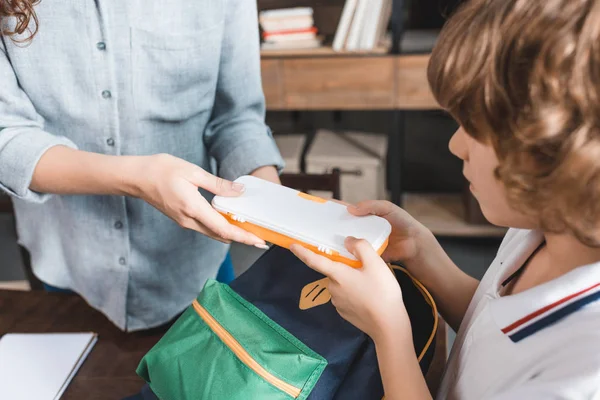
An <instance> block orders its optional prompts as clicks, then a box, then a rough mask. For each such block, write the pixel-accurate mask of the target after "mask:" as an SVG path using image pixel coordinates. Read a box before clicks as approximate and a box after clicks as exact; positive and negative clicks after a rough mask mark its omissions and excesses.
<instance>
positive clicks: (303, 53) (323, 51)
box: [260, 46, 389, 58]
mask: <svg viewBox="0 0 600 400" xmlns="http://www.w3.org/2000/svg"><path fill="white" fill-rule="evenodd" d="M388 54H389V47H388V46H380V47H377V48H375V49H372V50H358V51H348V50H341V51H335V50H333V48H332V47H331V46H322V47H317V48H312V49H278V50H272V49H262V50H261V51H260V55H261V57H262V58H285V57H335V56H338V57H348V56H364V57H372V56H382V55H388Z"/></svg>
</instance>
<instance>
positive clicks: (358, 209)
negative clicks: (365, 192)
mask: <svg viewBox="0 0 600 400" xmlns="http://www.w3.org/2000/svg"><path fill="white" fill-rule="evenodd" d="M393 209H394V205H393V204H392V203H390V202H388V201H381V200H369V201H363V202H361V203H358V204H356V205H352V206H350V207H348V211H349V212H350V214H352V215H355V216H357V217H364V216H366V215H377V216H380V217H383V216H385V215H388V214H389V213H391V212H392V211H393Z"/></svg>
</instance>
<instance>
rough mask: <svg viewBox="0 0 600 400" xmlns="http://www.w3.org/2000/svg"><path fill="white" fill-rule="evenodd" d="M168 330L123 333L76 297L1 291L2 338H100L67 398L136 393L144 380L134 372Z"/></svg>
mask: <svg viewBox="0 0 600 400" xmlns="http://www.w3.org/2000/svg"><path fill="white" fill-rule="evenodd" d="M166 329H167V328H166V327H165V328H158V329H154V330H150V331H145V332H141V333H125V332H122V331H120V330H119V329H118V328H116V327H115V326H114V325H113V324H112V323H111V322H110V321H109V320H108V319H107V318H106V317H105V316H104V315H102V314H101V313H100V312H98V311H96V310H94V309H92V308H91V307H90V306H89V305H87V303H86V302H85V301H84V300H83V299H82V298H81V297H79V296H77V295H69V294H56V293H46V292H42V291H37V292H16V291H0V335H3V334H5V333H9V332H10V333H49V332H90V331H91V332H96V333H97V334H98V342H97V343H96V345H95V346H94V348H93V350H92V352H91V353H90V354H89V356H88V358H87V359H86V361H85V362H84V363H83V365H82V367H81V369H80V370H79V372H78V373H77V375H76V376H75V378H74V379H73V380H72V381H71V384H70V385H69V387H68V389H67V391H66V392H65V394H64V395H63V397H62V399H63V400H70V399H72V400H81V399H86V400H105V399H106V400H118V399H122V398H124V397H127V396H131V395H133V394H136V393H138V392H139V391H140V390H141V388H142V386H143V385H144V381H143V380H142V379H141V378H140V377H138V376H137V375H136V373H135V369H136V368H137V365H138V363H139V361H140V359H141V358H142V357H143V356H144V355H145V354H146V353H147V352H148V350H150V348H151V347H152V346H154V344H155V343H156V342H157V341H158V340H159V339H160V338H161V337H162V335H163V334H164V332H165V331H166Z"/></svg>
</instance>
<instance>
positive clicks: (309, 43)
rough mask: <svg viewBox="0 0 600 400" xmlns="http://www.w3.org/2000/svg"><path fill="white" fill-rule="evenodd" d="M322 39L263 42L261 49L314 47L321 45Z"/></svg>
mask: <svg viewBox="0 0 600 400" xmlns="http://www.w3.org/2000/svg"><path fill="white" fill-rule="evenodd" d="M321 45H322V39H321V38H319V37H316V38H313V39H306V40H294V41H288V42H264V43H263V44H262V45H261V49H262V50H293V49H315V48H318V47H321Z"/></svg>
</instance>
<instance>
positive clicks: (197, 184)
mask: <svg viewBox="0 0 600 400" xmlns="http://www.w3.org/2000/svg"><path fill="white" fill-rule="evenodd" d="M139 160H140V163H138V168H137V171H136V172H135V174H136V175H137V178H135V179H134V182H136V183H135V184H134V187H135V189H134V193H132V194H134V195H135V196H136V197H139V198H141V199H143V200H145V201H146V202H148V203H149V204H151V205H152V206H154V207H155V208H157V209H158V210H159V211H161V212H162V213H164V214H165V215H167V216H168V217H170V218H171V219H173V220H174V221H175V222H177V223H178V224H179V225H180V226H181V227H183V228H187V229H192V230H195V231H198V232H200V233H202V234H204V235H206V236H209V237H211V238H213V239H216V240H218V241H221V242H224V243H229V242H231V241H235V242H240V243H245V244H247V245H251V246H256V247H260V248H264V247H266V244H265V242H264V240H262V239H259V238H258V237H256V236H255V235H253V234H251V233H249V232H246V231H245V230H243V229H241V228H239V227H237V226H235V225H232V224H230V223H229V222H228V221H227V220H226V219H225V217H223V216H222V215H221V214H220V213H219V212H217V211H216V210H215V209H214V208H213V207H212V206H211V205H210V204H209V202H208V201H207V200H206V199H205V198H204V197H203V196H202V195H201V194H200V192H199V191H198V188H203V189H205V190H207V191H209V192H211V193H214V194H216V195H219V196H239V195H241V194H242V193H243V192H244V186H243V185H241V184H238V183H234V182H231V181H228V180H225V179H222V178H219V177H216V176H214V175H212V174H210V173H208V172H206V171H205V170H204V169H202V168H200V167H198V166H197V165H195V164H192V163H189V162H187V161H185V160H182V159H180V158H177V157H173V156H171V155H168V154H157V155H153V156H148V157H142V158H140V159H139Z"/></svg>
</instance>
